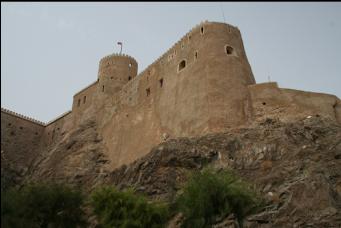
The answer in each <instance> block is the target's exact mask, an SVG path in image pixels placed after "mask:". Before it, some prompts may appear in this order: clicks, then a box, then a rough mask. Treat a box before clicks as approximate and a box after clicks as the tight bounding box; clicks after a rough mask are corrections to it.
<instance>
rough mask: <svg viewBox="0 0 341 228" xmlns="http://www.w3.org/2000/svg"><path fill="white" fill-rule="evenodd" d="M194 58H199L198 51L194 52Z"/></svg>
mask: <svg viewBox="0 0 341 228" xmlns="http://www.w3.org/2000/svg"><path fill="white" fill-rule="evenodd" d="M194 58H195V59H198V52H197V51H196V52H195V54H194Z"/></svg>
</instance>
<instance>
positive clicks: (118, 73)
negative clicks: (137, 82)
mask: <svg viewBox="0 0 341 228" xmlns="http://www.w3.org/2000/svg"><path fill="white" fill-rule="evenodd" d="M136 75H137V62H136V60H135V59H134V58H133V57H131V56H128V55H125V54H112V55H108V56H106V57H104V58H102V59H101V60H100V62H99V70H98V82H99V84H98V86H99V90H100V91H101V92H103V93H105V94H110V95H112V94H114V93H116V92H118V91H120V90H121V89H122V87H123V86H124V85H125V84H126V83H128V82H129V81H130V80H132V79H133V78H135V77H136Z"/></svg>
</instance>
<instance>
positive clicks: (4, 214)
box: [1, 184, 86, 228]
mask: <svg viewBox="0 0 341 228" xmlns="http://www.w3.org/2000/svg"><path fill="white" fill-rule="evenodd" d="M1 199H2V200H1V227H4V228H6V227H11V228H12V227H13V228H16V227H42V228H44V227H82V226H85V225H86V222H85V220H84V213H83V211H82V209H81V205H82V203H83V197H82V195H81V193H80V192H78V191H74V190H71V189H70V188H68V187H66V186H62V185H57V184H47V185H29V186H25V187H23V188H22V189H20V190H16V189H13V188H12V189H10V190H7V191H5V192H2V193H1Z"/></svg>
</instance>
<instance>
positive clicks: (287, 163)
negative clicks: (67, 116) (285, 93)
mask: <svg viewBox="0 0 341 228" xmlns="http://www.w3.org/2000/svg"><path fill="white" fill-rule="evenodd" d="M69 134H70V135H67V136H65V138H64V139H62V140H61V142H60V143H58V144H55V145H51V146H50V148H48V150H46V152H45V153H44V154H43V155H41V156H40V157H39V158H37V159H36V160H35V163H34V164H33V165H32V166H31V168H30V170H29V171H28V174H27V175H26V176H25V181H42V180H54V181H60V182H67V183H70V184H73V185H76V186H81V187H82V188H83V189H87V190H91V189H92V188H94V187H95V186H98V185H100V184H115V185H117V186H118V187H119V188H125V187H128V186H132V187H135V188H136V189H137V191H139V192H143V193H145V194H147V195H148V196H149V197H150V198H151V199H161V200H172V199H173V197H174V195H175V194H176V193H177V191H178V190H179V189H180V187H181V185H182V184H183V183H184V182H185V180H186V178H187V173H189V171H191V170H198V169H201V168H202V167H204V166H206V165H212V166H214V167H216V168H224V169H232V170H234V171H235V172H236V173H237V174H239V175H240V176H241V177H242V178H243V179H244V180H246V181H248V182H249V183H252V184H253V185H254V186H255V187H256V188H257V189H259V191H260V192H261V194H262V195H263V196H264V198H265V199H266V201H267V206H266V207H265V208H264V209H263V211H261V212H260V213H258V214H256V215H252V216H250V217H248V218H247V219H246V220H245V222H244V226H246V227H340V226H341V126H340V125H337V124H335V122H332V121H328V119H323V118H321V117H316V116H313V117H307V118H305V119H302V120H300V121H297V122H292V123H283V122H279V121H278V120H275V119H266V120H265V121H263V122H260V123H255V124H254V125H252V126H250V127H248V128H231V129H230V130H229V131H227V132H225V133H219V134H210V135H206V136H203V137H193V138H177V139H167V141H165V142H163V143H161V144H160V145H158V146H157V147H155V148H153V149H152V150H151V152H150V153H149V154H147V155H146V156H144V157H142V158H140V159H138V160H136V161H135V162H134V163H131V164H130V165H124V166H121V167H120V168H118V169H116V170H114V171H109V169H107V158H106V157H105V155H104V154H106V153H104V151H105V147H104V146H103V143H102V140H101V138H99V136H98V133H97V130H96V122H95V121H92V120H89V121H87V122H85V123H83V125H82V127H81V128H79V129H78V130H75V131H73V132H70V133H69ZM222 224H229V226H228V227H234V226H237V225H234V224H235V222H233V219H232V220H231V217H229V218H227V220H226V221H222V222H220V224H217V225H216V227H224V225H222ZM231 224H232V225H231Z"/></svg>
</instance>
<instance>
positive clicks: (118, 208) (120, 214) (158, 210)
mask: <svg viewBox="0 0 341 228" xmlns="http://www.w3.org/2000/svg"><path fill="white" fill-rule="evenodd" d="M90 204H91V206H92V208H93V210H94V213H95V214H96V215H97V217H98V218H99V221H100V223H101V224H102V225H103V226H104V227H129V228H133V227H148V228H149V227H163V226H164V224H165V222H166V221H167V219H168V208H167V206H166V205H165V204H161V203H148V201H147V200H146V198H145V197H143V196H139V195H136V194H134V191H133V190H132V189H127V190H125V191H118V190H116V189H115V188H113V187H102V188H100V189H97V190H96V191H95V192H93V193H92V195H91V200H90Z"/></svg>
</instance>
